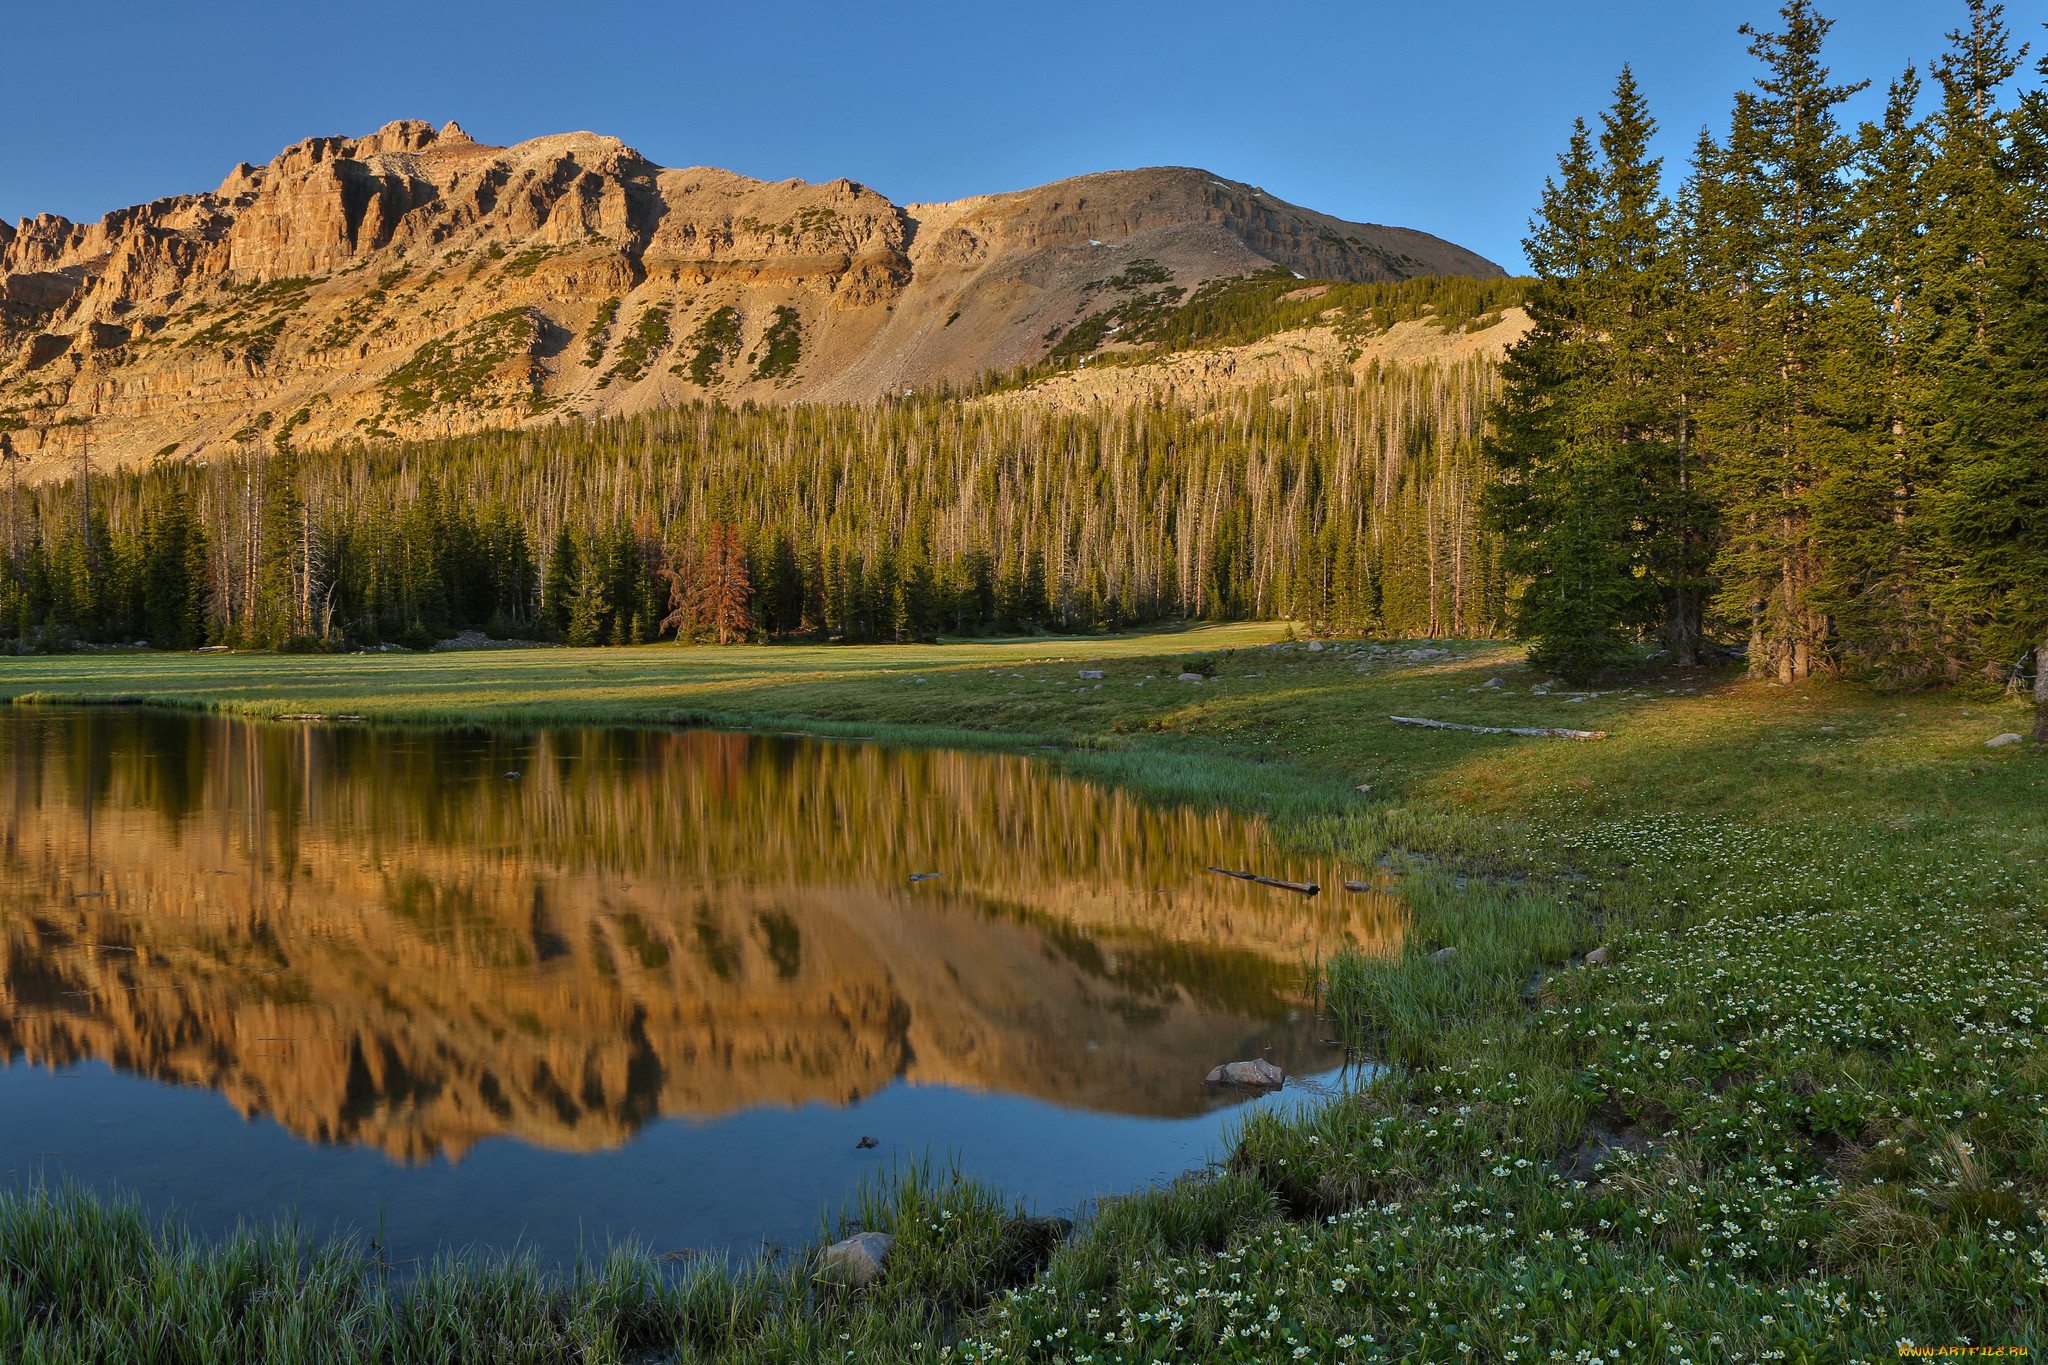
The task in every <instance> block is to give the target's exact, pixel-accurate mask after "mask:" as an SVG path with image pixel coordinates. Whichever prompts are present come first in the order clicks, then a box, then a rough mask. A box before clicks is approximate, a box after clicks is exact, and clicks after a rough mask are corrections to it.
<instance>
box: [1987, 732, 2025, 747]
mask: <svg viewBox="0 0 2048 1365" xmlns="http://www.w3.org/2000/svg"><path fill="white" fill-rule="evenodd" d="M2025 738H2026V736H2025V735H2015V734H2009V733H2008V734H2003V735H1999V736H1998V737H1997V738H1995V739H1987V740H1985V741H1984V747H1985V748H1987V749H2003V748H2004V747H2005V746H2006V745H2008V744H2018V743H2020V742H2021V741H2022V740H2024V739H2025Z"/></svg>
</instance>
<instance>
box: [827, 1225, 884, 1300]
mask: <svg viewBox="0 0 2048 1365" xmlns="http://www.w3.org/2000/svg"><path fill="white" fill-rule="evenodd" d="M895 1247H896V1239H895V1238H894V1237H891V1236H890V1235H889V1234H888V1233H886V1232H859V1233H855V1234H854V1235H853V1236H851V1237H849V1238H847V1239H846V1240H845V1241H843V1242H834V1243H833V1244H832V1245H831V1246H828V1247H826V1248H825V1258H824V1260H825V1264H824V1266H823V1268H822V1269H820V1270H819V1272H818V1278H819V1279H821V1280H831V1281H833V1282H834V1283H837V1284H849V1285H852V1286H853V1287H854V1288H855V1289H865V1288H867V1287H868V1286H869V1285H871V1284H873V1283H874V1282H875V1281H876V1280H879V1279H881V1278H882V1263H883V1262H884V1261H887V1260H888V1259H889V1253H890V1252H891V1251H893V1250H894V1249H895Z"/></svg>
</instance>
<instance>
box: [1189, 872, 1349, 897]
mask: <svg viewBox="0 0 2048 1365" xmlns="http://www.w3.org/2000/svg"><path fill="white" fill-rule="evenodd" d="M1208 871H1210V872H1219V873H1221V874H1222V875H1224V876H1226V877H1235V878H1237V879H1238V880H1239V881H1241V882H1257V883H1258V884H1259V885H1260V886H1277V887H1279V888H1280V889H1281V890H1282V891H1297V892H1299V893H1301V894H1302V895H1304V896H1313V895H1317V894H1318V893H1320V892H1321V891H1322V889H1323V888H1322V887H1320V886H1317V885H1316V884H1315V883H1314V882H1283V881H1281V880H1280V879H1279V878H1278V877H1261V876H1260V875H1259V874H1258V873H1256V872H1232V871H1231V870H1230V869H1229V868H1227V867H1212V868H1209V869H1208Z"/></svg>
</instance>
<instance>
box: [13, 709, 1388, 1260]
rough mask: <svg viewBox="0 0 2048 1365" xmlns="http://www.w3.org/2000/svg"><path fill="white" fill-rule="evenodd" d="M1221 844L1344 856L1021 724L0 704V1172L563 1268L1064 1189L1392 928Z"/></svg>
mask: <svg viewBox="0 0 2048 1365" xmlns="http://www.w3.org/2000/svg"><path fill="white" fill-rule="evenodd" d="M1211 865H1213V866H1218V867H1231V868H1250V869H1256V870H1258V871H1260V872H1264V873H1267V874H1269V875H1273V876H1278V877H1283V878H1287V879H1290V880H1313V881H1317V882H1320V883H1321V884H1322V885H1324V886H1326V887H1332V886H1334V885H1336V884H1337V883H1338V882H1339V881H1340V880H1341V878H1342V876H1343V875H1344V873H1343V872H1342V871H1341V870H1340V869H1338V868H1336V867H1334V866H1324V865H1318V864H1316V863H1315V862H1314V861H1313V860H1310V859H1304V858H1300V857H1293V856H1287V855H1283V854H1282V853H1280V852H1279V851H1277V850H1276V849H1275V848H1274V847H1273V845H1272V843H1271V840H1270V838H1269V836H1268V834H1267V833H1266V831H1265V829H1264V827H1263V825H1262V824H1261V823H1260V822H1258V821H1255V820H1253V821H1247V820H1243V819H1240V818H1237V817H1234V816H1228V815H1222V814H1216V813H1200V812H1194V811H1188V810H1175V809H1160V808H1155V807H1152V806H1148V805H1146V804H1145V803H1143V802H1141V801H1138V800H1136V799H1134V798H1132V797H1131V796H1129V795H1127V794H1125V793H1121V792H1117V791H1113V790H1109V789H1105V788H1101V787H1097V786H1094V785H1091V784H1089V783H1086V782H1082V781H1078V780H1075V779H1072V778H1069V777H1065V776H1062V775H1060V774H1058V773H1056V772H1053V771H1052V770H1050V769H1049V768H1047V767H1046V766H1045V765H1043V764H1041V763H1038V762H1036V761H1034V760H1032V759H1030V758H1027V757H1020V756H1015V755H990V754H965V753H951V752H942V751H921V750H897V749H891V748H887V747H883V746H877V745H869V744H849V743H830V742H822V741H812V740H803V739H786V738H774V737H761V736H746V735H730V734H716V733H710V732H705V731H690V732H680V733H678V732H667V731H651V730H562V731H549V732H542V733H538V734H530V735H503V734H450V733H422V732H416V731H382V730H371V729H360V728H345V727H297V728H295V727H290V726H282V725H255V724H248V723H243V722H237V721H224V720H214V719H201V718H196V717H187V716H177V715H168V714H162V713H155V712H145V711H87V712H35V711H30V712H20V711H16V712H13V713H12V714H8V713H6V712H0V1056H4V1057H5V1058H6V1059H7V1065H6V1066H5V1068H4V1069H0V1185H7V1184H13V1183H16V1182H22V1181H26V1180H31V1179H42V1180H45V1181H48V1182H51V1183H56V1182H58V1181H61V1180H65V1179H71V1180H76V1181H79V1182H82V1183H85V1184H89V1185H92V1186H94V1187H96V1188H103V1189H116V1188H118V1189H124V1190H128V1191H132V1192H134V1193H136V1194H139V1195H140V1196H142V1198H143V1199H144V1200H145V1201H146V1202H147V1203H148V1204H149V1205H150V1207H152V1208H153V1209H159V1210H162V1209H170V1208H176V1209H178V1210H179V1211H181V1212H182V1213H184V1214H185V1215H186V1216H187V1217H188V1218H190V1219H191V1220H192V1221H193V1222H194V1223H195V1224H196V1225H198V1226H199V1227H201V1228H203V1229H220V1228H225V1227H228V1226H232V1225H233V1223H234V1222H235V1221H236V1220H237V1219H240V1218H259V1219H270V1218H274V1217H278V1216H281V1215H287V1214H294V1213H295V1214H296V1215H297V1217H298V1218H299V1219H300V1221H301V1222H302V1223H304V1224H306V1225H308V1226H311V1227H314V1228H317V1229H321V1230H326V1229H329V1228H343V1229H356V1230H362V1231H366V1232H374V1231H376V1230H378V1229H379V1228H381V1229H382V1231H383V1235H384V1238H385V1244H386V1245H387V1246H388V1247H389V1248H390V1249H391V1254H393V1255H395V1256H413V1255H420V1254H426V1253H431V1252H433V1251H435V1250H438V1249H441V1248H447V1247H467V1246H480V1247H496V1248H504V1247H510V1246H514V1245H520V1246H525V1247H529V1248H531V1249H533V1250H534V1251H536V1252H537V1253H538V1254H539V1255H541V1257H542V1258H543V1259H546V1260H551V1261H553V1260H562V1259H566V1258H568V1257H571V1256H573V1255H574V1254H575V1253H576V1251H577V1249H578V1248H579V1247H582V1248H601V1247H602V1246H604V1245H605V1244H607V1243H608V1242H611V1241H615V1240H620V1239H624V1238H627V1237H632V1238H636V1239H637V1240H639V1241H640V1242H642V1243H643V1244H645V1245H648V1246H650V1247H651V1248H652V1249H654V1250H656V1251H668V1250H679V1249H683V1248H692V1249H708V1248H714V1247H728V1248H741V1249H744V1248H746V1247H749V1246H756V1245H759V1244H760V1243H762V1242H763V1241H767V1242H782V1243H791V1242H800V1241H803V1240H804V1239H806V1238H808V1237H810V1236H813V1235H815V1234H816V1233H817V1232H818V1230H819V1215H820V1213H821V1211H824V1210H829V1209H835V1208H837V1207H839V1206H840V1204H841V1203H842V1201H843V1200H844V1199H845V1198H846V1197H847V1196H848V1195H849V1193H850V1192H851V1191H852V1190H853V1189H854V1188H855V1187H856V1186H857V1185H858V1184H859V1183H860V1182H861V1181H862V1180H864V1179H868V1178H872V1177H873V1176H875V1175H876V1174H877V1173H879V1172H883V1171H886V1170H887V1169H888V1168H889V1167H890V1166H891V1165H892V1164H896V1163H901V1162H904V1161H908V1160H916V1159H919V1158H923V1157H926V1156H930V1157H934V1158H938V1159H940V1160H947V1161H957V1162H958V1164H959V1165H960V1166H962V1167H963V1168H964V1169H966V1170H969V1171H971V1172H973V1173H975V1174H978V1175H981V1176H984V1177H986V1178H988V1179H990V1180H992V1181H994V1182H996V1183H998V1184H1000V1185H1001V1186H1002V1187H1004V1188H1005V1189H1007V1190H1009V1191H1011V1192H1013V1193H1015V1194H1017V1195H1020V1196H1023V1197H1025V1198H1027V1199H1029V1200H1031V1201H1033V1202H1034V1203H1035V1205H1036V1206H1037V1207H1038V1208H1039V1209H1040V1210H1041V1211H1048V1212H1050V1211H1054V1210H1058V1209H1070V1208H1072V1207H1074V1206H1076V1205H1077V1204H1079V1203H1080V1202H1081V1201H1084V1200H1086V1199H1088V1198H1091V1197H1093V1196H1096V1195H1099V1194H1103V1193H1108V1192H1112V1191H1116V1190H1123V1189H1130V1188H1133V1187H1137V1186H1142V1185H1144V1184H1146V1183H1148V1182H1151V1181H1153V1180H1157V1179H1162V1178H1170V1177H1171V1176H1173V1175H1175V1174H1178V1173H1179V1172H1181V1171H1183V1170H1185V1169H1188V1168H1189V1167H1191V1166H1197V1165H1200V1164H1201V1163H1202V1162H1203V1161H1205V1160H1207V1159H1209V1158H1211V1157H1213V1156H1215V1155H1217V1154H1219V1152H1220V1150H1221V1141H1220V1139H1221V1138H1222V1136H1223V1134H1224V1133H1225V1131H1226V1130H1227V1129H1228V1127H1229V1126H1231V1124H1232V1123H1234V1122H1235V1121H1236V1120H1237V1119H1238V1118H1239V1117H1241V1113H1242V1111H1241V1110H1240V1109H1239V1108H1238V1106H1239V1105H1241V1104H1243V1103H1245V1101H1244V1100H1242V1098H1241V1097H1238V1096H1233V1095H1227V1094H1220V1093H1217V1092H1215V1091H1209V1090H1205V1089H1204V1088H1203V1087H1202V1086H1201V1084H1200V1081H1201V1078H1202V1076H1203V1075H1204V1074H1205V1073H1206V1072H1207V1071H1208V1069H1209V1068H1210V1067H1211V1066H1213V1065H1215V1064H1216V1063H1218V1062H1223V1061H1232V1060H1239V1059H1243V1058H1247V1057H1257V1056H1266V1057H1269V1058H1271V1059H1273V1060H1274V1061H1276V1062H1278V1063H1280V1064H1281V1065H1283V1066H1285V1067H1286V1068H1287V1069H1288V1071H1289V1072H1290V1074H1297V1075H1301V1076H1303V1077H1305V1078H1306V1080H1307V1085H1306V1087H1301V1086H1294V1087H1291V1088H1290V1090H1289V1091H1288V1092H1287V1093H1286V1094H1285V1095H1283V1096H1282V1097H1280V1098H1279V1099H1277V1100H1258V1101H1252V1102H1253V1103H1261V1104H1271V1103H1289V1102H1298V1101H1297V1100H1294V1099H1293V1098H1292V1097H1294V1096H1297V1095H1299V1094H1301V1093H1303V1090H1304V1088H1305V1089H1306V1090H1307V1091H1308V1092H1310V1093H1312V1092H1313V1091H1314V1090H1315V1089H1317V1088H1318V1085H1319V1084H1321V1085H1323V1086H1327V1085H1329V1084H1332V1083H1335V1082H1337V1081H1338V1080H1339V1079H1340V1078H1339V1077H1338V1076H1337V1074H1336V1072H1337V1069H1338V1068H1339V1067H1340V1066H1341V1064H1342V1061H1343V1055H1342V1053H1341V1051H1339V1050H1337V1049H1334V1048H1330V1047H1327V1046H1323V1045H1321V1044H1320V1043H1319V1041H1318V1040H1319V1037H1320V1035H1321V1034H1322V1033H1323V1032H1325V1031H1326V1030H1324V1029H1323V1028H1321V1027H1319V1026H1318V1025H1317V1023H1316V1022H1315V1019H1314V1017H1313V1011H1312V1010H1310V1009H1309V1008H1308V1007H1307V1004H1306V1002H1305V1000H1304V998H1303V995H1302V989H1301V987H1302V981H1303V979H1304V969H1305V966H1306V964H1308V963H1309V962H1311V961H1313V960H1314V959H1316V958H1318V957H1320V956H1327V955H1329V954H1330V953H1332V952H1333V951H1335V950H1337V949H1338V948H1340V947H1343V946H1346V945H1357V946H1359V947H1362V948H1364V949H1366V950H1368V951H1390V950H1393V949H1395V948H1397V947H1398V944H1399V935H1400V932H1401V917H1400V911H1399V907H1398V905H1397V904H1396V903H1395V902H1394V901H1392V900H1391V899H1390V898H1388V897H1385V896H1381V895H1378V894H1366V895H1355V894H1347V893H1345V892H1343V891H1341V890H1339V891H1335V892H1334V893H1333V892H1331V891H1326V892H1325V893H1324V894H1323V895H1321V896H1318V897H1315V898H1314V899H1305V898H1302V897H1299V896H1295V895H1291V894H1289V893H1287V892H1284V891H1275V890H1271V889H1268V888H1264V887H1258V886H1250V885H1246V884H1244V883H1240V882H1234V881H1230V880H1228V879H1226V878H1222V877H1218V876H1215V875H1214V874H1211V873H1208V872H1205V871H1204V870H1203V869H1204V868H1205V867H1208V866H1211ZM924 873H937V874H939V875H937V876H935V877H927V878H923V879H919V880H913V879H914V878H916V877H917V875H918V874H924ZM867 1137H872V1138H874V1139H875V1140H876V1141H875V1143H874V1144H873V1145H872V1146H871V1147H868V1148H862V1147H861V1146H859V1145H858V1144H859V1143H860V1141H861V1139H863V1138H867Z"/></svg>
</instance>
